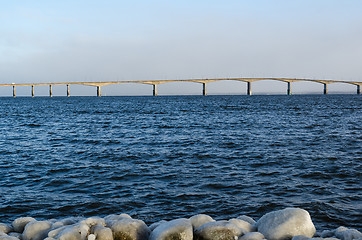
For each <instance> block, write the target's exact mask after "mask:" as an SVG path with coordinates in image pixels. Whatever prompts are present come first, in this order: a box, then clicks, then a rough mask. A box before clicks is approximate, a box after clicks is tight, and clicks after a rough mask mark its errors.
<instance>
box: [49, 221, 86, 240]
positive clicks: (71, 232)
mask: <svg viewBox="0 0 362 240" xmlns="http://www.w3.org/2000/svg"><path fill="white" fill-rule="evenodd" d="M89 231H90V228H89V226H88V225H87V224H84V223H77V224H74V225H68V226H64V227H61V228H60V231H59V232H58V233H57V235H56V236H55V237H53V236H52V235H53V233H52V232H53V231H50V232H49V233H48V237H53V238H55V239H57V240H85V239H87V237H88V234H89Z"/></svg>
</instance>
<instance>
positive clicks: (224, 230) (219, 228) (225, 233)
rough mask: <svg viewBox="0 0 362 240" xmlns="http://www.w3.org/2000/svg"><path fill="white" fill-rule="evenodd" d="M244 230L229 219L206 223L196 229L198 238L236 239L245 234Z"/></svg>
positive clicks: (215, 239) (210, 239)
mask: <svg viewBox="0 0 362 240" xmlns="http://www.w3.org/2000/svg"><path fill="white" fill-rule="evenodd" d="M243 233H244V232H243V230H242V229H241V228H239V227H238V226H236V225H235V224H233V223H231V222H228V221H216V222H209V223H205V224H204V225H202V226H201V227H199V228H198V229H196V231H195V235H194V237H195V239H196V240H235V239H238V237H239V236H241V235H242V234H243Z"/></svg>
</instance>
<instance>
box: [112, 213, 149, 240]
mask: <svg viewBox="0 0 362 240" xmlns="http://www.w3.org/2000/svg"><path fill="white" fill-rule="evenodd" d="M109 227H110V228H111V230H112V232H113V238H114V240H145V239H148V235H149V229H148V227H147V225H146V224H145V223H144V222H143V221H142V220H137V219H132V218H121V219H119V220H115V221H112V222H111V223H110V225H109Z"/></svg>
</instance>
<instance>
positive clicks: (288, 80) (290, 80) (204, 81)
mask: <svg viewBox="0 0 362 240" xmlns="http://www.w3.org/2000/svg"><path fill="white" fill-rule="evenodd" d="M262 80H274V81H281V82H285V83H287V91H286V94H287V95H291V94H292V90H291V83H293V82H301V81H307V82H316V83H320V84H323V85H324V90H323V94H327V93H328V84H332V83H345V84H351V85H355V86H356V87H357V94H361V85H362V82H356V81H337V80H318V79H302V78H299V79H298V78H213V79H174V80H136V81H101V82H54V83H9V84H0V86H9V87H12V88H13V97H16V87H17V86H31V96H32V97H34V96H35V92H34V87H35V86H43V85H48V86H49V96H50V97H52V96H53V90H52V89H53V88H52V86H55V85H66V86H67V92H66V95H67V96H68V97H69V96H70V91H69V86H70V85H86V86H93V87H96V88H97V96H98V97H100V96H101V95H102V94H101V87H103V86H107V85H111V84H121V83H139V84H148V85H152V86H153V96H157V86H158V85H159V84H163V83H171V82H195V83H200V84H202V86H203V88H202V95H204V96H206V95H207V88H206V87H207V86H206V84H207V83H211V82H217V81H241V82H246V83H247V92H246V94H247V95H251V94H252V91H251V83H252V82H256V81H262Z"/></svg>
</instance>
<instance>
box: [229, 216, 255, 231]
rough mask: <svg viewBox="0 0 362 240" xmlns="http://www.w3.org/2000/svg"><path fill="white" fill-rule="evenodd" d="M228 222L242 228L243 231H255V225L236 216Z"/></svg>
mask: <svg viewBox="0 0 362 240" xmlns="http://www.w3.org/2000/svg"><path fill="white" fill-rule="evenodd" d="M229 222H231V223H234V224H235V225H236V226H238V227H239V228H242V229H244V233H247V232H254V231H255V227H254V226H253V225H251V224H250V223H248V222H246V221H244V220H241V219H238V218H232V219H230V220H229Z"/></svg>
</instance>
